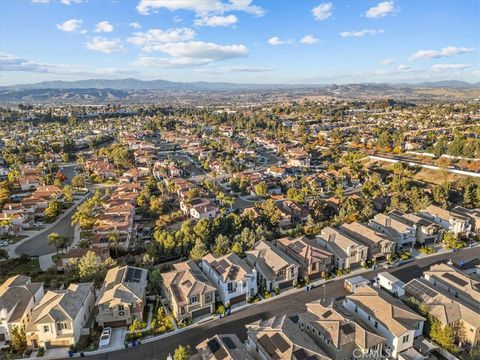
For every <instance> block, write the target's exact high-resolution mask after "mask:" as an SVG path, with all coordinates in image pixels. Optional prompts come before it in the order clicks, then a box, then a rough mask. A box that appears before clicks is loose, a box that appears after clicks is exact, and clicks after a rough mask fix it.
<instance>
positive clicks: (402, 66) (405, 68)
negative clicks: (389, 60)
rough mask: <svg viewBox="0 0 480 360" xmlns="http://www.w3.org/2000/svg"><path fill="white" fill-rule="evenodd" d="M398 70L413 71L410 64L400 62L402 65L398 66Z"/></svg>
mask: <svg viewBox="0 0 480 360" xmlns="http://www.w3.org/2000/svg"><path fill="white" fill-rule="evenodd" d="M397 70H398V71H402V72H407V71H411V70H412V68H411V67H410V66H408V65H405V64H400V65H398V66H397Z"/></svg>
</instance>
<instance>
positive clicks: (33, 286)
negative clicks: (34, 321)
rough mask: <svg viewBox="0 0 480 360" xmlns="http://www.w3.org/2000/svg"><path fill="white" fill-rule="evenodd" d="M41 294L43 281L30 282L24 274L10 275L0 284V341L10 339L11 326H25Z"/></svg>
mask: <svg viewBox="0 0 480 360" xmlns="http://www.w3.org/2000/svg"><path fill="white" fill-rule="evenodd" d="M43 295H44V289H43V283H32V279H31V278H30V277H28V276H24V275H15V276H11V277H9V278H8V279H7V280H5V281H4V282H3V284H1V285H0V341H6V340H10V332H11V330H12V328H14V327H20V326H23V327H26V326H27V324H28V322H29V321H30V315H31V312H32V309H33V308H34V307H35V305H36V304H38V303H39V301H40V300H41V299H42V297H43Z"/></svg>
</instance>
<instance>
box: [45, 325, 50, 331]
mask: <svg viewBox="0 0 480 360" xmlns="http://www.w3.org/2000/svg"><path fill="white" fill-rule="evenodd" d="M49 331H50V326H48V325H43V332H44V333H47V332H49Z"/></svg>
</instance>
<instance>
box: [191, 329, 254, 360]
mask: <svg viewBox="0 0 480 360" xmlns="http://www.w3.org/2000/svg"><path fill="white" fill-rule="evenodd" d="M196 350H197V354H196V355H194V356H193V357H192V358H191V359H192V360H219V359H221V360H253V359H254V358H253V357H251V356H250V354H249V353H248V352H247V347H246V345H245V344H244V343H242V342H241V341H240V339H239V338H238V336H237V335H235V334H218V335H214V336H213V337H211V338H208V339H205V340H204V341H202V342H201V343H200V344H198V345H197V346H196Z"/></svg>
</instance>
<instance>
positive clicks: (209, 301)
mask: <svg viewBox="0 0 480 360" xmlns="http://www.w3.org/2000/svg"><path fill="white" fill-rule="evenodd" d="M173 267H174V269H173V270H172V271H169V272H167V273H163V274H162V279H163V282H162V294H163V295H165V297H166V298H167V299H168V302H169V304H170V309H171V312H172V314H173V316H174V317H175V319H177V321H182V320H184V319H188V318H190V319H196V318H198V317H201V316H203V315H207V314H213V313H214V311H215V292H216V290H217V289H216V287H215V286H214V285H213V284H212V282H211V281H210V280H209V279H208V278H207V277H206V276H205V274H204V273H203V272H202V270H201V269H200V267H199V266H198V265H197V264H196V263H195V262H194V261H191V260H190V261H185V262H181V263H177V264H174V265H173Z"/></svg>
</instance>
